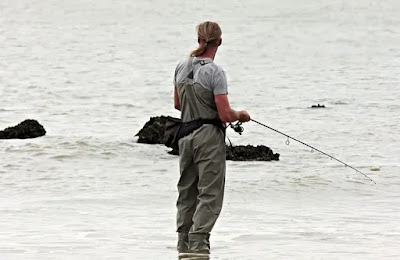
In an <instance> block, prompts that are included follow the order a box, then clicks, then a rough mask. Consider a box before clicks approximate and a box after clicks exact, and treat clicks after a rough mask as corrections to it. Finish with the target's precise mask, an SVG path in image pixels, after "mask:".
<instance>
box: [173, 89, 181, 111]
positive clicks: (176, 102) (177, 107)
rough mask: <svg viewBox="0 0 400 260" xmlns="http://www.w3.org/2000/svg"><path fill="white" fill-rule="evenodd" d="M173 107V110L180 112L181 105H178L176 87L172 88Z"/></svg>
mask: <svg viewBox="0 0 400 260" xmlns="http://www.w3.org/2000/svg"><path fill="white" fill-rule="evenodd" d="M174 106H175V109H178V110H179V111H181V104H179V96H178V90H177V89H176V87H175V88H174Z"/></svg>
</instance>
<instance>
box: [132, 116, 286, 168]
mask: <svg viewBox="0 0 400 260" xmlns="http://www.w3.org/2000/svg"><path fill="white" fill-rule="evenodd" d="M166 121H167V117H166V116H160V117H151V118H150V121H148V122H147V123H146V124H145V125H144V127H143V128H142V129H141V130H140V131H139V132H138V133H137V134H136V136H139V139H138V143H146V144H163V141H162V140H163V137H164V128H165V123H166ZM168 153H169V154H173V155H179V151H178V150H171V151H169V152H168ZM226 159H227V160H233V161H273V160H274V161H278V160H279V154H278V153H276V154H274V153H273V152H272V150H271V149H270V148H268V147H266V146H264V145H258V146H256V147H254V146H252V145H247V146H243V145H240V146H226Z"/></svg>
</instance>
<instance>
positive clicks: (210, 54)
mask: <svg viewBox="0 0 400 260" xmlns="http://www.w3.org/2000/svg"><path fill="white" fill-rule="evenodd" d="M215 54H217V50H216V49H211V48H210V49H207V50H206V51H205V52H204V53H203V54H201V55H199V56H197V58H200V59H204V58H210V59H212V60H214V58H215Z"/></svg>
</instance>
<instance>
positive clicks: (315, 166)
mask: <svg viewBox="0 0 400 260" xmlns="http://www.w3.org/2000/svg"><path fill="white" fill-rule="evenodd" d="M399 12H400V4H399V2H398V1H394V0H393V1H370V0H365V1H361V0H357V1H351V2H348V1H329V2H328V1H311V0H307V1H301V2H300V1H294V0H285V1H280V2H277V1H247V2H243V1H218V2H216V1H208V0H206V1H198V2H197V1H195V2H193V1H186V2H182V1H160V0H153V1H128V0H122V1H117V2H115V1H109V0H100V1H94V0H83V1H82V0H79V1H78V0H72V1H49V0H44V1H43V0H42V1H38V0H21V1H11V0H3V1H1V3H0V43H1V48H0V104H1V105H0V128H1V129H3V128H5V127H7V126H11V125H15V124H17V123H19V122H21V121H23V120H24V119H26V118H34V119H37V120H39V122H40V123H42V124H43V125H44V127H45V128H46V130H47V132H48V133H47V135H46V136H45V137H42V138H38V139H31V140H3V141H1V142H0V212H1V218H0V258H1V259H176V258H177V253H176V252H175V250H174V246H175V239H176V234H175V223H174V221H175V213H176V212H175V200H176V197H177V192H176V182H177V179H178V159H177V157H174V156H170V155H168V154H167V153H166V151H167V149H166V148H165V147H162V146H159V145H143V144H137V143H136V138H135V137H134V135H135V134H136V133H137V131H139V129H140V128H141V127H142V126H143V125H144V123H145V122H146V121H147V120H148V119H149V117H150V116H157V115H161V114H164V115H167V114H168V115H174V116H178V115H179V114H178V112H177V111H174V109H173V103H172V97H173V92H172V76H173V71H174V68H175V66H176V64H177V62H178V61H179V60H180V59H181V58H182V57H184V55H186V53H188V52H189V51H190V50H191V49H193V48H195V47H196V46H195V42H196V35H195V30H194V26H195V25H196V24H197V23H198V22H200V21H203V20H206V19H210V20H215V21H218V22H219V23H220V25H221V27H222V30H223V45H222V46H221V48H220V50H219V51H218V54H217V57H216V62H217V63H218V64H220V65H221V66H223V67H224V69H225V70H226V72H227V75H228V80H229V92H230V95H229V97H230V101H231V103H232V106H233V107H234V108H237V109H243V108H246V109H248V111H249V112H250V114H251V115H252V117H253V118H254V119H256V120H258V121H261V122H263V123H265V124H267V125H269V126H271V127H274V128H276V129H279V130H281V131H283V132H285V133H287V134H290V135H292V136H293V137H295V138H299V139H300V140H302V141H304V142H306V143H309V144H311V145H314V146H316V147H317V148H319V149H321V150H323V151H325V152H328V153H330V154H332V155H334V156H336V157H338V158H339V159H342V160H344V161H345V162H347V163H349V164H351V165H353V166H355V167H357V168H358V169H360V170H362V171H363V172H364V173H366V174H368V176H370V177H371V178H373V179H374V180H375V181H376V182H377V185H373V184H372V183H371V182H370V181H368V180H367V179H366V178H364V177H363V176H362V175H361V174H358V173H357V172H355V171H353V170H351V169H349V168H345V167H344V166H342V165H340V164H338V163H337V162H335V161H331V160H329V159H328V158H327V157H325V156H323V155H321V154H318V153H316V152H314V153H311V152H310V150H309V149H308V148H306V147H304V146H302V145H300V144H297V143H295V142H293V141H292V142H291V144H290V145H289V146H287V145H285V141H286V139H285V137H284V136H281V135H279V134H277V133H275V132H272V131H270V130H267V129H265V128H262V127H260V126H259V125H256V124H254V123H248V124H245V125H244V127H245V132H244V135H243V136H239V135H236V134H235V133H233V131H231V132H228V136H229V137H230V138H231V140H232V142H233V143H234V144H237V145H239V144H253V145H257V144H264V145H267V146H269V147H271V148H272V149H273V150H274V152H278V153H280V154H281V157H280V159H281V160H280V161H279V162H228V165H227V168H228V173H227V183H226V196H225V202H224V208H223V211H222V215H221V216H220V219H219V220H218V222H217V225H216V226H215V228H214V230H213V234H212V241H211V243H212V247H213V249H212V259H398V258H399V257H400V250H399V248H400V222H399V218H400V199H399V197H398V190H399V185H400V177H399V173H400V160H399V158H400V142H399V140H398V137H399V133H400V125H399V121H400V113H399V112H400V105H399V101H398V100H399V99H400V86H399V85H400V49H399V47H398V43H399V42H400V29H399V28H400V18H399V16H398V13H399ZM318 103H320V104H324V105H325V106H326V107H327V108H326V109H317V110H315V109H310V108H308V107H310V106H311V105H313V104H318ZM374 168H379V169H380V170H379V171H371V170H372V169H374Z"/></svg>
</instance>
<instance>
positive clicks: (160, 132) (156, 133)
mask: <svg viewBox="0 0 400 260" xmlns="http://www.w3.org/2000/svg"><path fill="white" fill-rule="evenodd" d="M166 122H167V117H166V116H157V117H150V121H148V122H147V123H146V124H145V125H144V126H143V128H142V129H141V130H140V131H139V133H137V134H136V136H139V140H138V143H146V144H164V143H163V138H164V132H165V123H166Z"/></svg>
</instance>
